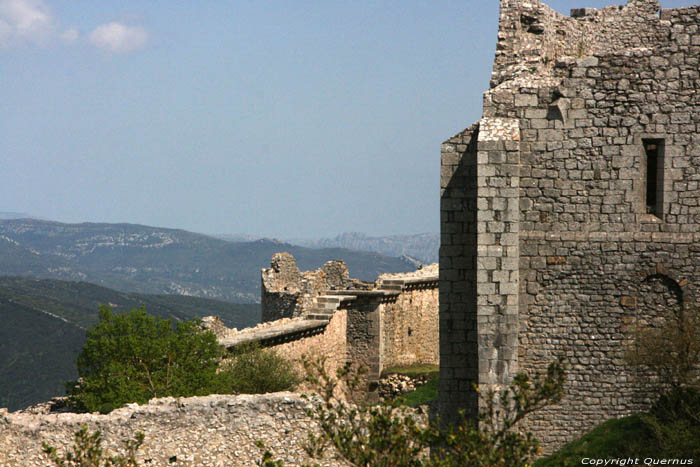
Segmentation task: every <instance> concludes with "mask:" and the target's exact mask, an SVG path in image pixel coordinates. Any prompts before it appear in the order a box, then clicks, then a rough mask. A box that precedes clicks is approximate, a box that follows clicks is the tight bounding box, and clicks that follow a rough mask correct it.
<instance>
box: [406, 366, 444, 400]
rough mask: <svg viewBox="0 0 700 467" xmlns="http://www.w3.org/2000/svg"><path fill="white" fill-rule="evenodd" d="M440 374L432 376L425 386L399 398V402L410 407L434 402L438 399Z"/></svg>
mask: <svg viewBox="0 0 700 467" xmlns="http://www.w3.org/2000/svg"><path fill="white" fill-rule="evenodd" d="M438 380H439V378H438V373H437V372H435V374H433V375H431V378H430V379H429V380H428V382H427V383H425V384H424V385H422V386H420V387H418V388H416V389H415V390H413V391H410V392H407V393H406V394H404V395H402V396H399V398H398V400H399V401H400V402H401V403H402V404H403V405H407V406H409V407H418V406H419V405H423V404H428V403H430V402H434V401H436V400H437V398H438Z"/></svg>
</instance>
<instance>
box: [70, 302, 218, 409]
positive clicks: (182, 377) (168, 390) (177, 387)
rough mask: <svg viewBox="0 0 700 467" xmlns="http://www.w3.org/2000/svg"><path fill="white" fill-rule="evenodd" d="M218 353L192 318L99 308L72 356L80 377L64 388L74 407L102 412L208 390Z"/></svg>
mask: <svg viewBox="0 0 700 467" xmlns="http://www.w3.org/2000/svg"><path fill="white" fill-rule="evenodd" d="M220 356H221V350H220V348H219V346H218V344H217V342H216V338H215V337H214V334H212V333H211V332H203V331H201V329H200V328H199V326H198V324H197V322H196V321H186V322H180V323H177V325H176V326H175V327H173V325H172V323H171V322H170V321H169V320H164V319H160V318H157V317H154V316H150V315H148V314H147V313H146V311H145V310H144V309H143V308H139V309H134V310H131V312H129V313H126V314H113V313H112V312H111V311H110V309H109V308H108V307H101V308H100V317H99V322H98V323H97V324H96V325H95V327H93V328H92V329H90V330H89V331H88V332H87V339H86V342H85V346H84V347H83V350H82V351H81V353H80V355H79V357H78V374H79V376H80V379H79V380H78V382H77V383H71V384H69V387H68V393H69V395H70V396H71V402H72V403H73V404H74V405H75V406H76V407H77V408H78V409H82V410H85V411H90V412H94V411H99V412H102V413H107V412H110V411H112V410H114V409H116V408H119V407H122V406H123V405H124V404H127V403H130V402H137V403H140V404H143V403H146V402H148V400H149V399H151V398H154V397H164V396H176V397H177V396H184V397H187V396H195V395H206V394H211V393H214V392H218V391H219V390H220V389H221V388H222V378H221V377H219V375H217V373H216V369H217V365H218V362H219V359H220Z"/></svg>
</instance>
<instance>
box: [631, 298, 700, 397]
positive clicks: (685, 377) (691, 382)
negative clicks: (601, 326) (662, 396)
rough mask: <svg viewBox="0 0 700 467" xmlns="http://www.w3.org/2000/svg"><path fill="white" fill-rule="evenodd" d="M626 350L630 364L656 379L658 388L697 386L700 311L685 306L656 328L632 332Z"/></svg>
mask: <svg viewBox="0 0 700 467" xmlns="http://www.w3.org/2000/svg"><path fill="white" fill-rule="evenodd" d="M632 337H634V343H633V345H631V346H630V347H629V349H628V351H627V355H626V358H627V361H628V363H629V364H630V365H632V366H636V367H640V368H642V369H647V370H649V371H651V372H652V373H653V374H654V375H656V376H657V377H658V389H659V390H661V391H663V390H664V389H665V388H668V387H671V388H677V387H689V386H692V387H696V388H698V387H700V308H699V307H698V306H697V305H695V306H693V305H690V304H686V305H685V306H684V307H683V308H682V309H681V311H680V312H679V313H673V314H671V316H669V317H668V319H666V320H665V321H664V324H663V325H662V326H660V327H651V326H643V327H639V328H637V329H636V330H635V335H634V336H632Z"/></svg>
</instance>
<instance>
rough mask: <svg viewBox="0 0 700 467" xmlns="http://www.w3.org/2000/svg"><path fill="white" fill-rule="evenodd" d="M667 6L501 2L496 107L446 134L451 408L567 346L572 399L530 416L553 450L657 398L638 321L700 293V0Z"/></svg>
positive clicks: (444, 285)
mask: <svg viewBox="0 0 700 467" xmlns="http://www.w3.org/2000/svg"><path fill="white" fill-rule="evenodd" d="M658 11H659V4H658V2H657V1H656V0H630V1H628V2H627V4H626V5H625V6H623V7H621V8H617V7H608V8H603V9H601V10H592V9H584V10H578V11H574V12H573V14H572V17H565V16H563V15H560V14H559V13H557V12H555V11H553V10H551V9H550V8H549V7H547V6H546V5H544V4H542V3H541V2H540V1H539V0H529V1H522V0H501V16H500V31H499V35H498V41H499V42H498V47H497V51H496V57H495V61H494V70H493V75H492V83H491V86H492V88H491V89H490V90H489V91H487V92H486V93H485V96H484V109H483V118H482V119H481V120H480V121H479V122H478V123H477V124H476V125H473V126H471V127H470V128H468V129H466V130H465V131H464V132H462V133H460V134H458V135H456V136H454V137H452V138H450V139H449V140H447V141H446V142H445V143H444V144H443V156H442V170H441V174H442V177H441V230H442V237H441V240H442V243H441V249H440V365H441V372H440V376H441V381H440V410H441V413H442V414H443V418H445V417H447V418H449V417H450V415H451V414H454V413H456V409H458V408H467V409H468V410H470V411H472V413H473V412H475V411H476V408H477V400H478V399H477V396H476V394H475V393H474V392H473V391H472V390H471V386H472V384H473V383H478V384H480V385H488V384H507V382H508V381H509V380H510V378H511V377H512V376H513V375H514V374H515V373H516V372H517V371H526V372H528V373H531V374H534V373H535V372H538V371H542V370H544V369H545V368H546V365H547V364H548V363H549V362H550V361H552V360H554V359H556V358H557V357H560V356H562V357H565V358H566V359H567V360H568V362H569V365H570V370H569V382H568V385H567V393H566V396H565V399H564V400H563V401H562V403H561V404H560V405H559V406H557V407H552V408H548V409H547V410H545V411H542V412H540V413H536V414H534V415H533V416H532V417H530V418H529V419H528V420H527V421H526V425H525V428H528V429H531V430H533V431H534V432H535V434H536V436H538V437H539V438H540V439H541V440H542V441H543V442H544V446H545V448H546V450H552V449H554V448H556V447H557V446H560V445H561V444H563V443H564V442H566V441H569V440H571V439H572V438H574V437H575V436H577V435H579V434H581V433H583V432H585V431H586V430H588V429H590V427H592V426H593V425H595V424H596V423H599V422H602V421H603V420H606V419H608V418H611V417H617V416H622V415H626V414H629V413H631V412H633V411H638V410H643V409H644V408H645V407H647V404H648V402H649V400H650V397H651V395H650V393H649V392H647V391H646V390H645V389H644V388H642V385H640V383H639V380H635V378H634V376H635V373H634V371H633V370H632V369H631V368H629V367H628V366H627V365H626V364H625V361H624V358H623V356H624V350H625V346H626V345H627V343H628V342H629V335H630V334H629V330H630V329H631V328H632V327H633V326H634V325H636V324H638V323H644V322H655V321H657V320H660V319H664V318H665V316H667V315H668V313H669V312H670V311H671V310H674V309H676V310H677V309H678V307H679V303H680V301H694V302H696V303H700V294H699V293H698V292H699V291H700V290H698V289H699V288H700V284H699V283H698V278H700V234H699V232H700V151H699V150H698V148H699V147H700V137H699V136H698V132H699V131H700V92H698V86H699V85H700V72H699V71H698V64H699V63H700V46H698V44H693V42H692V39H691V37H692V36H693V34H695V35H697V31H698V26H699V24H698V23H700V7H697V6H696V7H690V8H682V9H672V10H663V11H661V13H660V15H659V14H657V13H658ZM533 24H538V25H542V26H543V28H544V31H543V32H541V33H540V32H537V33H534V32H533V31H532V30H531V26H532V25H533ZM503 122H508V123H507V128H509V130H507V131H503V130H502V128H505V127H506V125H505V124H504V123H503ZM499 128H501V130H498V129H499ZM516 133H517V137H516ZM649 142H651V143H653V146H654V147H658V148H660V149H658V151H659V152H658V153H657V154H658V155H657V160H658V161H659V162H658V166H657V168H656V175H655V177H651V176H650V175H649V174H652V173H653V170H654V169H653V168H650V165H649V161H648V159H649V158H650V157H653V156H649V155H648V153H647V149H648V146H645V145H648V144H650V143H649ZM645 147H647V149H645ZM653 183H656V185H657V189H656V191H655V192H653V190H651V191H652V192H653V193H651V194H649V193H648V192H647V184H653ZM652 195H655V196H654V197H655V200H653V201H650V199H648V196H652Z"/></svg>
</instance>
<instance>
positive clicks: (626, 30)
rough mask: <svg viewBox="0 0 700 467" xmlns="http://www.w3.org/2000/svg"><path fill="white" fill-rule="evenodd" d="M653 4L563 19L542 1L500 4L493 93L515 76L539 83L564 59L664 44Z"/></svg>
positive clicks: (578, 12)
mask: <svg viewBox="0 0 700 467" xmlns="http://www.w3.org/2000/svg"><path fill="white" fill-rule="evenodd" d="M659 10H660V6H659V3H658V1H656V0H631V1H628V2H627V4H626V5H624V6H609V7H606V8H603V9H600V10H597V9H594V8H577V9H573V10H571V13H572V14H571V16H565V15H562V14H561V13H559V12H557V11H555V10H553V9H552V8H550V7H549V6H547V5H545V4H544V3H542V1H541V0H529V1H522V0H502V1H501V13H500V20H499V31H498V42H497V45H496V57H495V60H494V67H493V74H492V77H491V87H492V88H493V87H496V86H498V85H499V84H501V83H503V82H506V81H509V80H513V79H514V78H516V77H518V76H529V77H532V76H534V75H536V76H538V77H539V78H542V77H544V76H547V75H550V74H551V73H552V68H553V66H554V64H555V63H556V62H557V60H559V59H560V58H562V57H574V58H583V57H586V56H593V55H595V56H600V55H605V54H609V53H616V52H619V51H622V50H625V49H628V48H633V47H649V46H654V45H656V44H658V43H659V42H660V41H662V40H664V34H665V33H666V31H664V30H663V29H659V28H658V27H657V24H656V23H657V22H658V20H659V16H658V12H659Z"/></svg>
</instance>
